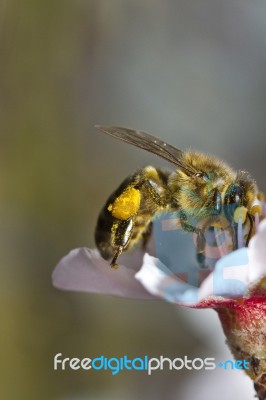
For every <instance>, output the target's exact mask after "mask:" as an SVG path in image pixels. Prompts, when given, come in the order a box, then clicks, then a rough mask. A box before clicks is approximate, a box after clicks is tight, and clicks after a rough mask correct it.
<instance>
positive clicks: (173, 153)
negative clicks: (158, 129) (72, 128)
mask: <svg viewBox="0 0 266 400" xmlns="http://www.w3.org/2000/svg"><path fill="white" fill-rule="evenodd" d="M95 128H97V129H99V130H100V131H102V132H104V133H107V134H108V135H110V136H112V137H114V138H115V139H119V140H122V141H123V142H127V143H129V144H132V145H133V146H136V147H140V148H141V149H144V150H147V151H149V152H151V153H154V154H156V155H157V156H160V157H162V158H164V159H165V160H167V161H169V162H170V163H172V164H174V165H176V166H178V167H179V168H181V169H183V170H185V171H187V172H188V173H189V174H194V173H195V171H193V170H192V169H191V167H188V166H187V165H186V164H184V162H182V155H183V153H182V151H181V150H179V149H177V148H175V147H174V146H171V145H170V144H168V143H165V142H163V141H162V140H160V139H158V138H156V137H155V136H152V135H150V134H149V133H146V132H142V131H135V130H133V129H128V128H122V127H117V126H113V127H111V126H102V125H95Z"/></svg>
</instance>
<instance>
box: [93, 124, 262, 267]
mask: <svg viewBox="0 0 266 400" xmlns="http://www.w3.org/2000/svg"><path fill="white" fill-rule="evenodd" d="M96 128H97V129H99V130H100V131H102V132H104V133H106V134H108V135H110V136H112V137H113V138H115V139H118V140H121V141H124V142H126V143H129V144H131V145H133V146H136V147H139V148H141V149H144V150H147V151H149V152H151V153H154V154H156V155H157V156H160V157H161V158H163V159H165V160H167V161H168V162H170V163H171V164H172V165H173V166H174V167H175V171H171V170H164V169H162V168H156V167H153V166H146V167H144V168H141V169H138V170H137V171H135V172H134V173H133V174H132V175H130V176H129V177H127V178H126V179H125V180H124V181H123V182H122V183H121V185H120V186H119V187H118V189H117V190H115V191H114V193H112V194H111V196H110V197H109V198H108V200H107V202H106V204H105V206H104V207H103V209H102V211H101V212H100V215H99V217H98V222H97V226H96V230H95V242H96V245H97V247H98V250H99V252H100V254H101V256H102V257H103V258H104V259H106V260H111V261H110V266H111V267H112V268H117V267H118V264H117V259H118V257H119V256H120V255H121V253H122V252H123V251H124V250H128V249H132V248H133V247H134V246H135V245H136V244H138V243H141V242H143V245H144V246H145V245H146V243H147V241H148V239H149V237H150V235H151V232H152V221H153V220H154V218H155V216H156V215H157V214H158V213H159V212H178V215H179V219H180V224H181V227H182V229H183V230H184V231H186V232H191V233H193V234H194V235H196V243H195V247H196V258H197V261H198V263H199V265H200V266H201V267H204V260H205V254H204V249H205V245H206V238H205V229H206V227H205V228H204V227H199V226H198V225H196V224H193V223H191V218H193V219H195V220H197V221H201V220H204V219H205V220H206V218H211V219H212V220H215V219H217V218H219V217H220V216H221V215H223V216H224V218H225V219H226V220H227V221H228V222H229V225H230V227H231V228H232V231H233V232H234V240H233V249H234V248H236V247H237V244H236V243H237V239H236V238H237V231H238V229H237V227H238V225H239V223H240V224H242V225H243V227H245V229H246V232H247V234H246V235H245V245H247V244H248V242H249V240H250V237H251V235H252V231H253V222H254V207H256V206H254V202H255V200H256V198H257V187H256V184H255V181H254V180H253V179H252V178H251V177H250V176H249V174H248V173H247V172H245V171H234V170H233V169H232V168H231V167H230V166H229V165H227V164H226V163H225V162H223V161H221V160H218V159H217V158H216V157H213V156H211V155H208V154H203V153H200V152H198V151H191V150H189V151H185V152H183V151H181V150H179V149H177V148H175V147H173V146H171V145H169V144H167V143H165V142H163V141H161V140H160V139H158V138H156V137H154V136H152V135H150V134H148V133H145V132H142V131H138V130H132V129H128V128H122V127H106V126H99V125H97V126H96Z"/></svg>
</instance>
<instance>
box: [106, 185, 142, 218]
mask: <svg viewBox="0 0 266 400" xmlns="http://www.w3.org/2000/svg"><path fill="white" fill-rule="evenodd" d="M140 197H141V196H140V191H139V190H138V189H135V188H128V189H126V190H124V192H123V193H122V194H121V195H120V196H119V197H117V198H116V199H115V201H114V203H113V204H110V205H109V206H108V211H110V212H111V213H112V216H113V217H115V218H117V219H121V220H126V219H128V218H130V217H132V216H133V215H135V214H136V213H137V212H138V210H139V207H140Z"/></svg>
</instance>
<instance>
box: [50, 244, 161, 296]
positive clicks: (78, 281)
mask: <svg viewBox="0 0 266 400" xmlns="http://www.w3.org/2000/svg"><path fill="white" fill-rule="evenodd" d="M136 257H137V262H140V255H139V254H138V253H136ZM128 258H129V259H130V260H131V261H130V262H131V263H134V255H130V256H128ZM124 261H127V259H126V256H124ZM134 274H135V271H134V270H133V269H130V268H126V267H124V266H123V265H121V266H120V267H119V268H118V269H117V270H113V269H111V268H110V266H109V263H108V262H107V261H105V260H104V259H103V258H102V257H101V256H100V255H99V252H98V251H97V250H90V249H87V248H85V247H84V248H79V249H75V250H72V251H71V252H70V253H69V254H68V255H67V256H65V257H64V258H62V260H61V261H60V262H59V263H58V264H57V266H56V268H55V269H54V271H53V274H52V280H53V285H54V286H55V287H57V288H59V289H65V290H75V291H81V292H92V293H105V294H112V295H116V296H122V297H130V298H139V299H152V298H153V299H154V296H152V295H151V294H150V293H149V292H147V291H146V290H145V288H144V287H143V286H142V285H141V284H140V283H139V282H138V281H137V280H136V279H135V277H134Z"/></svg>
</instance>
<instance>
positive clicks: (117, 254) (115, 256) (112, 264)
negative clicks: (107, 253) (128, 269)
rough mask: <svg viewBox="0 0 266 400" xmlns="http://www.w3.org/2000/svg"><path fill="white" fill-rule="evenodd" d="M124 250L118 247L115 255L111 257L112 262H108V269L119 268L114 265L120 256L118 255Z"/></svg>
mask: <svg viewBox="0 0 266 400" xmlns="http://www.w3.org/2000/svg"><path fill="white" fill-rule="evenodd" d="M123 250H124V247H123V246H118V247H117V248H116V250H115V254H114V256H113V259H112V261H111V262H110V267H111V268H113V269H117V268H118V267H119V265H118V264H117V263H116V260H117V259H118V257H119V256H120V254H121V253H122V251H123Z"/></svg>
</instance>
